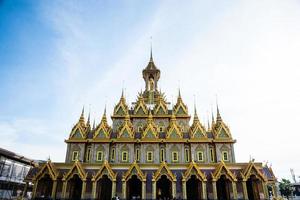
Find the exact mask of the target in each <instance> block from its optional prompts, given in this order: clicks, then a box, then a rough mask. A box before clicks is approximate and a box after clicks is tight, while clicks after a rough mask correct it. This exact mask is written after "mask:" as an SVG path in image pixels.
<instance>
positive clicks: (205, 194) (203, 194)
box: [202, 181, 207, 199]
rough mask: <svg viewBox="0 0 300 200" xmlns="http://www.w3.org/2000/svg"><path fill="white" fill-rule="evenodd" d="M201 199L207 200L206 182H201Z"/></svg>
mask: <svg viewBox="0 0 300 200" xmlns="http://www.w3.org/2000/svg"><path fill="white" fill-rule="evenodd" d="M202 199H207V193H206V182H204V181H202Z"/></svg>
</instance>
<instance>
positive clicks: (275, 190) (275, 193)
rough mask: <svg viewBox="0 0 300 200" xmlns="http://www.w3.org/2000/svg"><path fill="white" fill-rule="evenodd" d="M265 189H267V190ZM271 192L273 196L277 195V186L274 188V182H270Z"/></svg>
mask: <svg viewBox="0 0 300 200" xmlns="http://www.w3.org/2000/svg"><path fill="white" fill-rule="evenodd" d="M267 191H268V190H267ZM272 193H273V196H274V197H277V188H276V185H275V183H274V184H272Z"/></svg>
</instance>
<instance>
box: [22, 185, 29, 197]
mask: <svg viewBox="0 0 300 200" xmlns="http://www.w3.org/2000/svg"><path fill="white" fill-rule="evenodd" d="M27 188H28V182H26V185H25V188H24V191H23V194H22V199H24V197H25V194H26V193H27Z"/></svg>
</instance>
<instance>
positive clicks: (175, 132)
mask: <svg viewBox="0 0 300 200" xmlns="http://www.w3.org/2000/svg"><path fill="white" fill-rule="evenodd" d="M182 137H183V136H182V133H181V131H180V129H179V127H178V125H177V121H176V117H175V114H174V112H172V116H171V119H170V125H169V128H168V131H167V137H166V138H167V139H179V138H182Z"/></svg>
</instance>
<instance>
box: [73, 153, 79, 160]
mask: <svg viewBox="0 0 300 200" xmlns="http://www.w3.org/2000/svg"><path fill="white" fill-rule="evenodd" d="M78 159H79V151H73V153H72V161H76V160H78Z"/></svg>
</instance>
